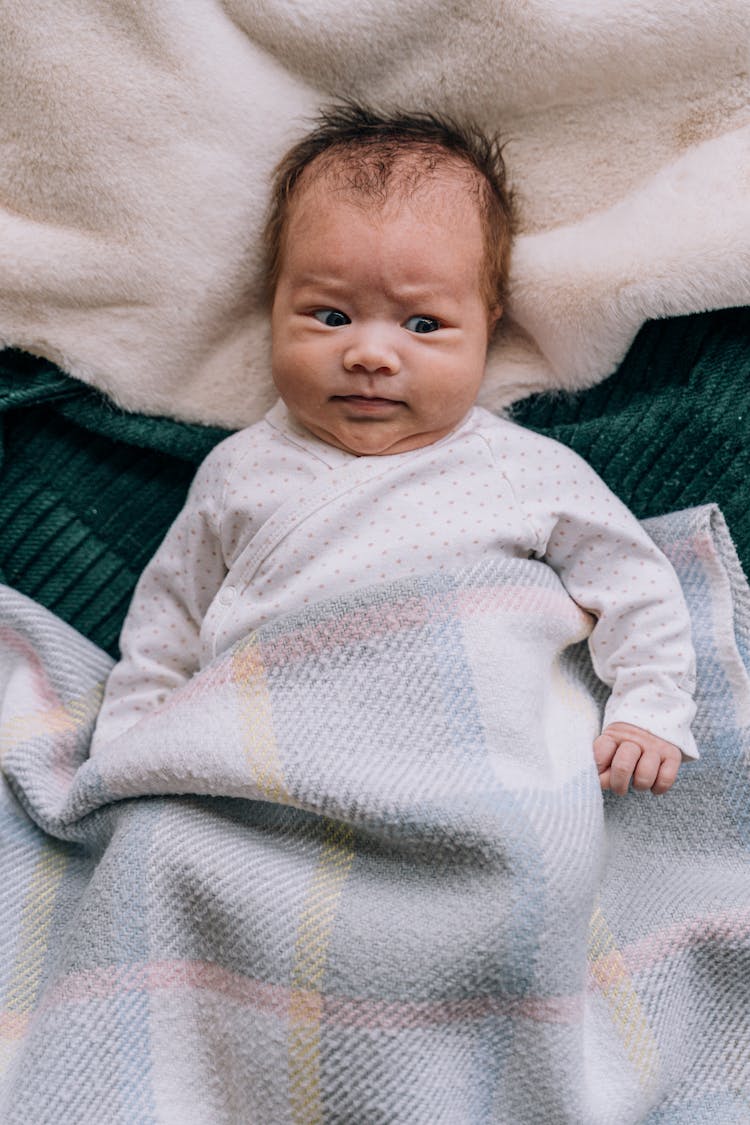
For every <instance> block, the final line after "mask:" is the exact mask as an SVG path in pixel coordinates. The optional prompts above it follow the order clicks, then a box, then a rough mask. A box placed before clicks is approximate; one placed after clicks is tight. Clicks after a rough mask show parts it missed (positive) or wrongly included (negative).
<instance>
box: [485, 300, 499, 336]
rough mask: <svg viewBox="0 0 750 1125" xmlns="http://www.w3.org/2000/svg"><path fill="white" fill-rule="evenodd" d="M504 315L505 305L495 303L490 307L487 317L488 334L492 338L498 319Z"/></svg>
mask: <svg viewBox="0 0 750 1125" xmlns="http://www.w3.org/2000/svg"><path fill="white" fill-rule="evenodd" d="M502 315H503V306H502V305H494V306H493V307H492V308H491V309H490V311H489V315H488V318H487V335H488V337H490V338H491V337H492V333H493V332H494V331H495V329H496V328H497V325H498V321H499V320H500V318H501V317H502Z"/></svg>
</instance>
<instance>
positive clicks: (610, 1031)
mask: <svg viewBox="0 0 750 1125" xmlns="http://www.w3.org/2000/svg"><path fill="white" fill-rule="evenodd" d="M649 530H650V531H651V532H652V534H653V535H654V537H655V538H656V539H657V541H658V542H659V544H660V546H662V548H663V549H664V550H665V551H666V552H667V554H668V555H669V556H670V558H671V559H672V561H673V563H674V565H675V567H676V568H677V570H678V573H679V574H680V577H681V580H682V581H683V585H684V588H685V592H686V597H687V600H688V603H689V605H690V607H691V612H692V614H693V620H694V628H695V640H696V648H697V652H698V660H699V695H698V702H699V712H698V718H697V720H696V724H695V730H696V735H697V737H698V741H699V745H700V748H701V752H702V758H701V760H700V761H699V762H697V763H694V764H690V765H689V766H685V767H684V768H683V771H682V774H681V776H680V778H679V779H678V782H677V785H676V787H675V789H674V790H673V791H672V792H671V793H670V794H669V795H668V796H667V797H666V798H663V799H661V800H656V799H654V798H652V797H651V796H650V795H642V794H636V793H631V794H630V795H629V796H628V797H627V798H625V799H622V800H617V799H612V798H609V797H606V798H605V800H604V801H602V798H601V795H600V792H599V789H598V782H597V778H596V774H595V769H594V766H593V760H592V750H591V741H592V737H593V734H594V733H595V731H596V729H597V724H598V721H599V716H600V708H601V702H602V685H600V684H598V682H597V681H596V679H595V677H594V676H593V673H592V671H591V667H590V663H589V661H588V655H587V649H586V645H585V637H586V635H587V633H588V631H589V629H590V624H591V623H590V621H589V619H588V618H587V616H586V615H585V614H583V613H582V612H581V611H580V610H579V609H578V607H576V606H575V605H574V604H573V603H572V602H571V601H570V599H569V598H568V597H567V595H566V594H565V592H564V590H563V589H562V587H561V586H560V584H559V582H558V580H557V578H556V576H555V575H554V574H553V573H552V572H551V571H550V570H549V568H546V567H544V566H543V565H541V564H539V563H536V562H533V561H530V560H510V561H507V562H504V563H501V564H498V563H492V564H479V565H477V566H475V567H472V568H470V569H467V570H464V571H461V572H456V573H453V574H437V575H433V576H428V577H425V578H420V579H415V580H405V581H399V582H394V583H391V584H388V585H385V586H376V587H371V588H368V589H365V590H363V591H361V592H360V593H358V594H355V595H352V596H348V597H346V598H339V599H336V600H334V601H331V602H327V603H321V604H320V605H318V606H315V607H312V608H311V609H309V610H307V611H306V612H304V613H300V614H295V615H294V616H292V617H288V618H285V619H281V620H280V621H278V622H276V623H274V624H272V625H269V626H264V627H263V628H262V629H260V630H258V631H257V633H254V634H253V635H252V636H251V637H249V638H247V639H246V640H244V641H242V642H240V643H239V644H238V645H237V646H236V647H235V648H234V649H233V650H232V651H231V652H230V653H228V654H225V655H223V656H222V657H220V658H219V659H218V660H217V661H215V662H214V663H213V664H212V665H210V666H209V667H208V668H206V669H205V670H204V671H203V672H202V673H200V674H199V675H198V676H197V677H195V679H194V680H193V681H191V683H190V684H188V685H187V686H186V687H184V688H183V689H181V690H180V691H179V692H176V693H175V694H174V695H173V696H172V697H171V698H170V701H169V704H168V706H165V707H164V708H163V709H162V710H161V711H160V712H159V713H158V714H156V715H153V716H151V717H149V718H146V719H144V720H142V721H141V722H140V723H139V724H138V725H137V726H136V727H134V728H133V729H132V730H131V731H130V732H127V733H126V734H124V735H122V736H120V737H119V738H118V739H117V740H115V741H113V742H111V743H109V744H108V745H105V746H103V747H102V748H101V749H100V750H99V751H98V752H97V754H96V755H95V756H94V757H93V758H88V757H87V745H88V739H89V737H90V731H91V728H92V725H93V722H94V719H95V715H96V710H97V706H98V699H99V692H100V683H101V680H102V678H103V677H104V675H106V672H107V669H108V668H109V666H110V664H111V661H110V660H109V658H107V657H106V656H105V655H104V654H103V653H101V652H100V651H99V650H98V649H96V647H95V646H93V645H92V644H90V643H89V642H87V641H85V640H84V639H83V638H81V637H80V636H79V635H78V634H76V633H75V632H74V631H73V630H72V629H70V628H69V627H68V626H66V625H64V624H63V623H62V622H60V621H59V620H58V619H56V618H55V617H54V616H53V615H52V614H50V613H49V612H48V611H47V610H44V609H42V608H41V607H39V606H37V605H35V603H33V602H31V601H29V600H28V599H25V598H23V597H22V596H20V595H18V594H16V593H14V592H13V591H9V590H7V589H5V590H3V591H2V592H0V625H2V633H1V634H0V686H2V689H3V693H2V726H1V727H0V737H1V738H2V742H1V743H0V745H1V746H2V751H3V770H4V773H5V777H6V778H7V785H6V786H5V787H4V788H3V790H2V802H1V803H0V854H1V855H2V864H3V871H4V880H3V883H2V888H1V889H0V948H2V949H3V951H4V953H3V959H2V961H3V963H2V975H0V980H2V982H3V993H4V1004H3V1012H2V1017H1V1018H0V1067H1V1068H2V1075H3V1077H2V1082H1V1084H0V1116H2V1119H3V1121H6V1122H8V1125H20V1123H21V1122H27V1121H30V1120H33V1121H34V1122H38V1123H39V1125H44V1123H46V1122H49V1123H50V1125H52V1123H53V1122H54V1123H55V1125H68V1123H70V1125H73V1123H74V1122H75V1123H76V1125H79V1123H80V1125H86V1123H89V1122H90V1123H92V1125H93V1123H94V1122H98V1121H100V1120H101V1119H102V1116H103V1115H105V1114H106V1117H107V1119H108V1120H110V1121H111V1122H113V1125H120V1123H122V1125H125V1123H131V1122H139V1123H140V1122H154V1123H156V1122H159V1123H160V1125H161V1123H165V1122H167V1123H171V1122H174V1123H175V1125H177V1123H180V1122H184V1121H186V1120H191V1121H205V1122H211V1123H223V1122H227V1123H230V1122H253V1121H273V1122H274V1123H277V1122H278V1123H283V1122H297V1123H303V1122H304V1123H307V1122H312V1121H319V1122H345V1121H347V1122H353V1121H356V1122H363V1123H367V1125H369V1123H370V1122H372V1123H376V1122H398V1123H404V1125H407V1123H408V1125H412V1123H418V1125H422V1123H424V1125H428V1123H430V1125H432V1123H434V1122H445V1123H449V1125H460V1123H464V1122H465V1123H467V1125H468V1123H470V1122H471V1123H476V1125H480V1123H482V1125H484V1123H486V1122H489V1121H497V1122H501V1123H508V1125H510V1123H511V1122H512V1123H516V1122H519V1123H521V1125H525V1123H527V1122H528V1123H540V1125H541V1123H542V1122H544V1123H548V1122H550V1121H554V1122H561V1123H564V1122H570V1123H571V1125H573V1123H575V1125H581V1123H584V1125H609V1123H611V1125H626V1123H628V1125H635V1123H637V1122H646V1121H648V1122H654V1123H656V1122H657V1121H658V1122H671V1121H674V1122H678V1121H684V1120H690V1121H691V1122H698V1121H706V1122H708V1121H720V1120H730V1119H732V1114H734V1113H735V1112H740V1107H741V1106H742V1105H744V1104H745V1099H746V1096H747V1092H748V1089H750V1069H749V1068H748V1062H747V1060H748V1057H750V1051H748V1047H749V1046H750V1026H749V1021H748V1015H747V1013H748V1011H750V996H749V995H748V980H750V894H749V893H748V886H750V881H749V880H748V874H749V873H750V872H749V867H750V865H749V864H748V854H747V848H748V827H750V821H748V812H747V810H748V808H749V807H750V804H749V803H748V801H747V795H748V788H750V786H749V784H748V783H749V778H748V761H747V749H748V746H747V742H748V738H747V736H748V721H749V719H750V688H749V684H750V681H749V680H748V674H747V671H746V665H747V657H748V652H749V651H750V643H749V642H750V628H749V625H750V591H748V588H747V585H746V582H745V580H744V578H743V576H742V574H741V571H740V569H739V564H738V562H737V559H736V556H734V554H733V551H732V547H731V543H730V542H729V540H728V537H727V535H726V529H725V527H724V526H723V521H722V520H721V516H720V515H719V514H718V512H717V511H716V509H696V510H694V511H691V512H687V513H682V514H679V515H676V516H672V517H668V518H664V519H660V520H657V521H650V522H649Z"/></svg>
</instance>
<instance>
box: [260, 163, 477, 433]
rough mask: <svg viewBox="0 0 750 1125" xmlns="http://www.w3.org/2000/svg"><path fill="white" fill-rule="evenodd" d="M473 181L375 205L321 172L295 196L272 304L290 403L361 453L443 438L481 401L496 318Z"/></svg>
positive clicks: (301, 416) (277, 371) (306, 420)
mask: <svg viewBox="0 0 750 1125" xmlns="http://www.w3.org/2000/svg"><path fill="white" fill-rule="evenodd" d="M482 261H483V240H482V228H481V224H480V219H479V214H478V209H477V206H476V203H475V202H474V200H473V198H472V197H471V196H470V195H469V194H468V192H467V190H466V188H465V187H463V185H461V186H459V185H458V184H457V185H456V186H455V190H451V188H450V186H449V189H448V190H447V191H444V192H442V194H440V195H439V196H438V194H437V192H436V189H435V188H432V189H424V190H422V189H420V190H419V191H418V192H417V193H416V194H415V195H414V196H413V197H412V198H411V199H409V200H407V201H401V200H400V201H398V202H390V203H388V204H386V205H385V207H384V208H380V207H375V208H373V209H372V210H370V211H365V210H364V209H363V208H362V207H361V206H358V205H356V204H354V203H352V202H350V201H348V200H347V199H346V198H345V197H342V195H341V194H340V193H335V192H332V191H330V190H326V185H325V183H313V184H312V185H311V186H310V187H308V188H306V189H304V190H303V191H302V193H301V195H300V197H299V198H298V199H296V200H295V201H294V204H293V208H292V211H291V214H290V217H289V221H288V228H287V237H286V248H285V252H284V257H283V262H282V267H281V273H280V276H279V281H278V285H277V288H276V293H275V297H274V303H273V310H272V315H271V326H272V335H273V378H274V382H275V384H276V387H277V389H278V392H279V394H280V395H281V397H282V399H283V400H284V402H285V403H286V405H287V407H288V408H289V410H290V412H291V413H292V415H293V416H294V417H296V418H297V420H298V421H300V422H301V423H302V424H303V425H304V426H306V427H307V429H309V430H310V431H311V432H312V433H314V434H315V435H317V436H318V437H319V438H322V440H323V441H326V442H328V443H329V444H330V445H335V446H338V447H339V448H340V449H345V450H348V451H349V452H350V453H355V454H360V455H373V454H390V453H405V452H406V451H407V450H410V449H419V448H420V447H422V446H425V445H430V444H432V442H435V441H438V440H439V439H440V438H442V437H444V436H445V435H446V434H448V433H450V431H451V430H452V429H454V427H455V426H456V425H457V424H458V423H459V422H460V421H461V419H462V418H463V417H464V415H465V414H466V413H467V411H468V410H469V409H470V407H471V406H472V404H473V403H474V401H475V399H476V396H477V392H478V390H479V384H480V383H481V381H482V376H483V374H484V365H485V358H486V352H487V341H488V337H489V331H490V329H491V326H492V321H491V318H490V317H489V316H488V311H487V305H486V302H485V300H484V298H483V295H482V292H481V289H480V281H481V269H482Z"/></svg>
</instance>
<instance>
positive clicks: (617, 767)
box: [609, 741, 642, 797]
mask: <svg viewBox="0 0 750 1125" xmlns="http://www.w3.org/2000/svg"><path fill="white" fill-rule="evenodd" d="M641 754H642V751H641V748H640V746H639V745H638V744H637V743H636V742H627V741H626V742H621V743H620V745H619V746H618V747H617V750H616V752H615V756H614V758H613V759H612V765H611V767H610V771H609V787H610V789H611V790H612V792H613V793H616V794H617V796H618V797H623V796H624V795H625V794H626V793H627V791H628V786H629V785H630V779H631V777H632V776H633V771H634V769H635V767H636V765H637V764H638V762H639V760H640V758H641Z"/></svg>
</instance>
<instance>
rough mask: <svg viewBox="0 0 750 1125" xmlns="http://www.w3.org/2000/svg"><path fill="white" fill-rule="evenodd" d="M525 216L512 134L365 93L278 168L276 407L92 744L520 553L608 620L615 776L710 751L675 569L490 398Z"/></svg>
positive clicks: (220, 474)
mask: <svg viewBox="0 0 750 1125" xmlns="http://www.w3.org/2000/svg"><path fill="white" fill-rule="evenodd" d="M512 227H513V220H512V208H511V201H510V196H509V192H508V190H507V187H506V184H505V176H504V167H503V161H502V156H501V153H500V148H499V145H498V143H497V141H496V140H495V139H492V140H490V139H488V138H486V137H484V136H483V135H482V134H481V133H480V132H479V131H478V130H477V129H475V128H473V127H472V128H462V127H460V126H458V125H457V124H456V123H454V122H451V121H448V120H442V119H439V118H436V117H434V116H432V115H426V114H417V115H414V116H406V115H400V114H398V115H393V116H391V117H381V116H377V115H375V114H374V113H372V112H370V111H369V110H366V109H364V108H362V107H358V106H350V105H347V106H344V107H341V108H337V109H334V110H331V111H329V112H328V113H326V114H324V115H323V116H322V118H321V120H320V123H319V125H318V128H316V130H315V131H314V132H312V133H311V134H310V135H308V136H307V137H306V138H304V139H303V140H302V141H301V142H300V143H299V144H297V145H296V146H295V147H294V148H292V149H291V151H290V152H289V153H288V154H287V156H286V157H285V158H284V159H283V161H282V162H281V164H280V165H279V167H278V169H277V172H276V179H275V185H274V195H273V202H272V208H271V212H270V218H269V220H268V224H267V229H266V246H267V253H268V274H267V277H268V296H269V302H270V309H271V328H272V356H273V359H272V370H273V379H274V382H275V385H276V388H277V390H278V392H279V395H280V401H279V402H278V403H277V404H276V405H275V406H274V407H273V408H272V409H271V410H270V411H269V413H268V414H267V415H266V417H265V418H264V420H263V421H262V422H259V423H258V424H257V425H254V426H250V427H249V428H248V429H245V430H242V431H241V432H239V433H237V434H235V435H234V436H232V437H230V438H229V439H227V440H226V441H224V442H222V443H221V444H220V445H218V446H217V447H216V449H214V450H213V452H212V453H211V454H210V456H209V457H208V458H207V459H206V461H205V462H204V463H203V465H202V466H201V468H200V469H199V471H198V473H197V475H196V477H195V480H194V482H193V485H192V488H191V490H190V493H189V496H188V499H187V502H186V504H185V507H184V509H183V511H182V512H181V514H180V515H179V516H178V518H177V520H176V521H175V523H174V524H173V526H172V528H171V529H170V531H169V533H168V534H167V536H166V538H165V540H164V542H163V544H162V545H161V547H160V548H159V550H158V551H157V553H156V555H155V556H154V558H153V559H152V561H151V562H150V564H149V565H148V567H147V569H146V570H145V572H144V574H143V576H142V578H141V580H140V582H139V585H138V587H137V589H136V592H135V596H134V599H133V603H132V605H131V608H130V611H129V614H128V617H127V620H126V622H125V625H124V628H123V633H122V639H121V647H122V659H121V661H120V663H119V664H118V665H117V666H116V667H115V669H114V670H113V672H112V674H111V676H110V679H109V681H108V684H107V690H106V696H105V700H104V705H103V708H102V711H101V716H100V719H99V723H98V726H97V730H96V734H95V740H94V748H95V749H97V748H99V747H100V746H101V745H102V744H103V743H104V742H106V741H109V740H110V739H111V738H114V737H116V736H117V735H119V734H120V733H122V732H123V731H125V730H127V729H128V728H129V727H130V726H132V725H133V724H134V723H135V722H137V721H138V720H139V719H140V718H141V717H142V716H143V715H145V714H146V713H148V712H149V711H151V710H153V709H154V708H157V707H158V706H159V705H160V704H161V703H162V702H163V700H164V699H165V698H166V696H167V695H168V693H170V692H172V691H174V690H175V688H177V687H179V686H180V685H181V684H183V683H185V682H186V681H187V680H188V679H189V678H190V677H191V676H192V675H193V674H194V673H195V672H196V671H197V670H199V669H200V668H202V667H204V666H205V665H206V664H208V663H209V662H210V661H211V660H212V659H213V658H214V657H215V656H216V655H217V654H218V653H220V652H223V651H225V650H226V649H228V648H229V647H230V646H232V645H233V644H234V643H235V642H236V641H237V640H239V639H240V638H241V637H243V636H246V635H247V634H248V633H249V632H250V631H252V630H253V629H255V628H257V627H258V626H260V625H262V624H263V623H264V622H267V621H269V620H271V619H273V618H275V617H277V616H278V615H280V614H283V613H288V612H292V611H295V610H299V609H301V608H303V607H304V606H305V605H307V604H310V603H313V602H315V601H318V600H321V599H323V598H329V597H332V596H335V595H340V594H345V593H347V592H349V591H351V590H352V589H354V588H356V587H357V586H359V585H362V584H363V583H367V584H369V583H376V582H379V581H384V580H390V579H393V578H399V577H408V576H412V575H416V574H425V573H428V572H430V571H434V570H447V569H450V568H456V567H460V566H463V565H467V564H469V563H471V562H472V561H475V560H477V559H478V558H480V557H486V556H495V557H499V556H505V557H508V556H512V557H516V558H535V559H541V560H543V561H544V562H546V563H548V564H549V565H550V566H551V567H552V568H553V569H554V570H555V571H556V573H557V574H558V575H559V577H560V579H561V580H562V582H563V584H564V585H565V587H566V589H567V590H568V592H569V593H570V596H571V597H572V598H573V599H574V600H575V601H576V602H577V603H578V604H579V605H580V606H582V607H583V608H584V609H586V610H587V611H589V612H590V613H591V614H592V615H593V617H594V618H595V619H596V624H595V626H594V629H593V632H592V634H591V637H590V648H591V654H592V658H593V663H594V667H595V669H596V672H597V673H598V675H599V676H600V678H601V679H603V680H604V681H605V682H606V683H607V684H609V685H610V687H611V695H610V698H609V701H608V704H607V707H606V711H605V722H604V730H603V732H602V734H601V735H600V736H599V737H598V738H597V739H596V741H595V743H594V754H595V758H596V762H597V767H598V770H599V774H600V781H601V785H602V787H603V788H610V789H611V790H613V791H614V792H615V793H619V794H622V793H625V792H626V791H627V789H628V787H629V785H630V783H631V781H632V784H633V786H634V787H635V788H637V789H644V790H645V789H650V790H651V791H652V792H653V793H657V794H660V793H664V792H665V791H666V790H667V789H668V788H669V787H670V786H671V785H672V783H673V781H674V779H675V777H676V775H677V771H678V768H679V765H680V762H681V760H682V758H683V757H686V758H691V757H696V756H697V754H696V748H695V743H694V741H693V738H692V736H691V733H690V723H691V720H692V718H693V714H694V704H693V701H692V697H691V691H692V687H693V677H694V656H693V651H692V648H691V643H690V627H689V620H688V614H687V610H686V607H685V604H684V601H683V598H682V593H681V590H680V587H679V584H678V582H677V579H676V577H675V575H674V572H673V571H672V569H671V567H670V565H669V563H668V562H667V560H666V559H665V558H664V557H663V555H662V554H661V553H660V552H659V551H658V550H657V549H656V547H655V546H654V544H653V543H652V542H651V540H650V539H649V538H648V536H647V535H646V534H645V533H644V532H643V530H642V529H641V527H640V525H639V524H638V522H637V521H636V519H635V518H634V517H633V516H632V515H631V514H630V513H629V512H628V511H627V509H626V508H625V507H624V506H623V505H622V504H621V503H620V502H619V500H617V498H616V497H615V496H614V495H613V494H612V493H611V492H610V491H609V490H608V489H607V487H606V486H605V485H604V483H603V482H602V481H601V480H600V479H599V478H598V477H597V476H596V474H595V473H594V472H593V470H592V469H590V468H589V467H588V466H587V465H586V464H585V462H583V461H581V460H580V458H578V457H577V456H576V455H575V454H574V453H572V452H571V451H570V450H568V449H567V448H566V447H564V446H561V445H559V444H557V443H556V442H553V441H551V440H549V439H547V438H543V437H540V436H538V435H536V434H534V433H531V432H529V431H526V430H524V429H523V428H521V427H520V426H517V425H515V424H514V423H512V422H510V421H508V420H506V419H504V418H500V417H496V416H495V415H493V414H491V413H489V412H488V411H486V410H483V409H481V408H479V407H477V406H475V400H476V397H477V392H478V391H479V386H480V383H481V382H482V377H483V373H484V366H485V358H486V352H487V345H488V341H489V339H490V337H491V335H492V332H493V329H494V327H495V325H496V323H497V321H498V319H499V317H500V316H501V313H502V308H503V302H504V299H505V289H506V283H507V273H508V259H509V254H510V247H511V240H512Z"/></svg>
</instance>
